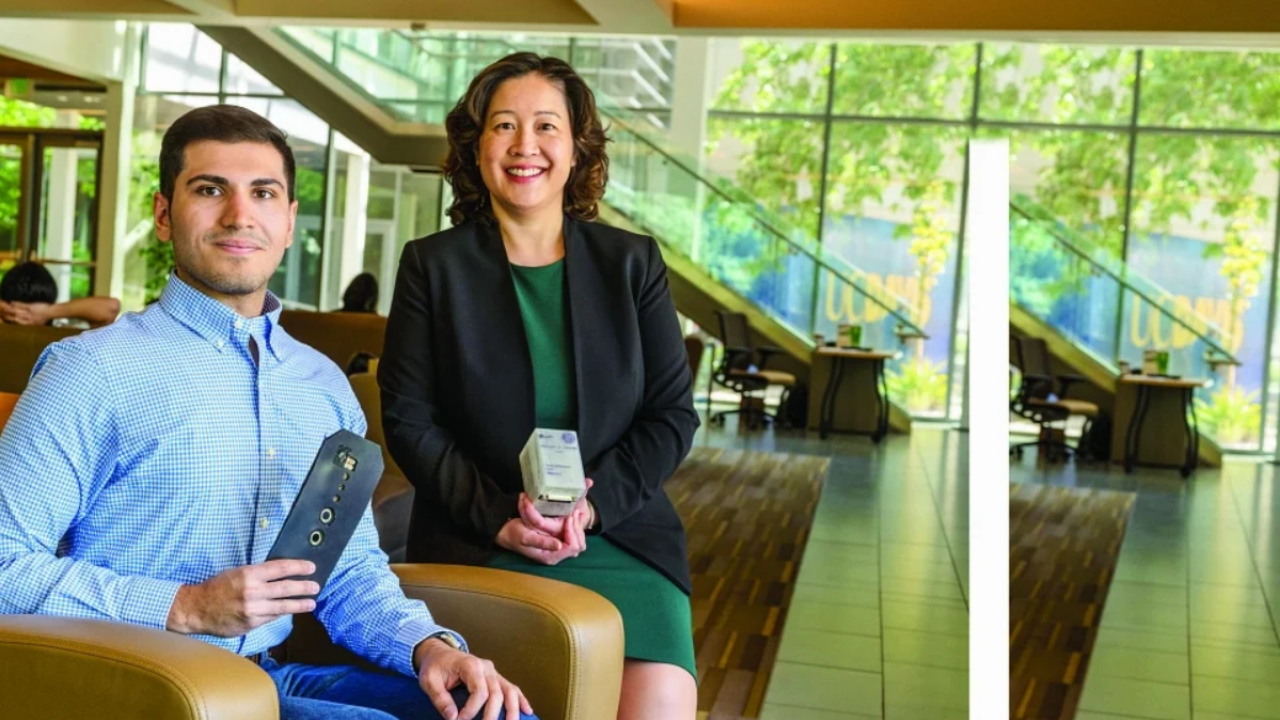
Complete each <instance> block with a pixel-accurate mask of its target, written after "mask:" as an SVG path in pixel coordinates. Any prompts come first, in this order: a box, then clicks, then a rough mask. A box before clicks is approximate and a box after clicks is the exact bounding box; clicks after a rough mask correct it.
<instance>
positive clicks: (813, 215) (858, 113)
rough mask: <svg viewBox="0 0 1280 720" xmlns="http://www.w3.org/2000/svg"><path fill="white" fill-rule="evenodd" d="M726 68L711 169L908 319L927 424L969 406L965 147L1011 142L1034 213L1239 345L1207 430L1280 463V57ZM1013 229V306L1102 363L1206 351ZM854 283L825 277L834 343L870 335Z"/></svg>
mask: <svg viewBox="0 0 1280 720" xmlns="http://www.w3.org/2000/svg"><path fill="white" fill-rule="evenodd" d="M711 55H712V56H711V75H712V77H711V85H712V93H713V95H712V97H713V98H714V99H713V101H712V104H711V111H710V113H709V116H710V117H709V119H708V135H709V137H710V142H709V144H708V148H707V151H706V162H707V163H708V165H709V167H711V168H712V169H714V170H715V171H717V172H720V173H723V174H726V175H728V176H729V177H732V178H734V179H735V180H736V182H737V183H738V184H739V185H741V186H742V187H743V188H744V189H745V190H747V191H748V192H750V193H752V194H753V195H755V197H757V198H758V202H759V203H760V204H761V206H763V207H765V208H767V209H770V210H773V211H774V212H776V213H779V214H782V215H786V216H789V217H790V219H791V220H792V222H794V223H795V224H796V225H797V226H799V227H802V228H804V229H805V230H806V231H808V232H811V233H813V235H814V236H815V239H816V241H817V242H819V243H821V244H822V245H823V246H824V248H825V249H827V250H831V251H834V252H835V253H837V254H839V255H841V256H843V257H845V258H847V259H848V260H849V261H850V262H852V263H853V264H854V265H856V266H858V267H861V268H863V269H865V270H867V271H868V272H870V273H874V274H875V275H877V276H878V281H879V282H881V283H883V285H884V287H885V288H886V292H888V291H890V290H891V291H892V292H894V293H896V294H898V295H900V296H902V297H904V298H905V299H907V300H909V301H912V304H913V305H914V307H915V309H916V312H917V314H918V319H919V321H920V322H921V323H923V324H924V326H925V327H926V329H927V332H928V334H929V335H930V339H929V340H927V341H923V342H921V341H914V342H915V343H916V344H915V345H914V346H912V345H911V343H908V346H907V348H906V355H907V358H906V359H905V361H904V362H903V363H902V364H901V365H900V368H899V370H898V376H897V377H895V378H894V382H893V383H892V384H891V391H892V392H894V394H895V395H896V399H897V400H898V401H899V402H901V403H903V404H904V405H905V406H906V407H908V408H910V409H911V410H912V411H913V412H915V413H917V414H924V415H929V414H942V412H943V409H944V408H945V407H946V400H947V397H948V396H947V391H946V388H947V387H950V388H951V396H952V399H953V400H954V399H955V395H956V393H958V392H959V390H960V388H959V380H960V377H959V373H958V372H957V371H956V368H958V367H960V362H961V361H962V360H961V357H960V352H961V345H962V344H963V342H962V340H961V339H960V338H957V337H954V335H955V334H956V333H957V329H956V327H954V326H956V325H958V323H957V322H955V321H954V318H956V317H957V316H956V313H955V311H956V310H957V309H958V308H956V307H955V302H956V300H957V299H958V298H960V297H961V295H962V294H961V293H957V292H956V285H955V283H956V280H957V278H956V275H957V273H956V256H957V255H958V254H959V253H960V252H962V244H963V243H962V237H963V231H964V217H963V211H962V208H961V205H962V198H963V197H964V195H965V188H964V164H965V158H964V154H965V141H966V140H967V139H968V138H969V137H1005V138H1008V139H1009V141H1010V149H1011V152H1012V163H1011V173H1012V188H1011V190H1012V195H1013V197H1014V199H1015V202H1016V203H1019V204H1020V205H1021V206H1022V207H1024V208H1030V209H1031V210H1032V211H1033V212H1035V213H1036V214H1037V215H1038V216H1042V217H1049V218H1054V219H1055V220H1056V222H1057V223H1058V224H1059V226H1060V227H1061V228H1062V229H1064V230H1066V231H1069V232H1070V234H1071V237H1072V239H1073V241H1074V242H1076V243H1078V244H1079V247H1080V248H1081V249H1083V250H1084V251H1085V252H1087V253H1089V254H1090V255H1091V257H1093V258H1095V259H1097V260H1098V261H1100V262H1106V263H1108V264H1110V265H1116V264H1119V263H1124V264H1125V265H1127V268H1128V272H1131V273H1136V274H1138V275H1140V276H1142V277H1144V278H1145V279H1146V280H1149V281H1150V283H1151V284H1152V286H1154V287H1161V288H1164V289H1165V290H1167V291H1168V293H1167V294H1166V296H1165V297H1163V298H1162V299H1161V300H1160V302H1161V303H1162V304H1163V305H1164V307H1166V308H1167V309H1168V310H1169V311H1170V313H1172V314H1173V315H1175V316H1177V317H1180V318H1182V319H1183V320H1185V321H1188V322H1189V323H1192V324H1193V326H1195V325H1194V324H1195V323H1201V324H1211V325H1213V326H1216V327H1217V328H1220V329H1221V331H1222V332H1221V336H1223V337H1225V338H1227V341H1228V345H1229V347H1228V348H1227V349H1228V350H1230V351H1232V352H1234V353H1235V354H1236V356H1237V357H1238V358H1239V359H1240V360H1241V361H1242V363H1243V364H1242V365H1241V366H1240V367H1237V368H1223V369H1222V370H1221V371H1219V372H1217V373H1215V374H1213V376H1212V377H1211V378H1210V379H1211V381H1212V386H1211V387H1210V388H1209V389H1208V390H1207V391H1206V392H1204V393H1202V395H1201V397H1200V398H1199V399H1198V405H1199V407H1198V411H1199V419H1200V423H1201V426H1202V428H1205V429H1207V430H1208V431H1209V432H1210V433H1211V434H1212V435H1213V436H1215V437H1216V438H1217V440H1218V441H1219V442H1220V443H1221V444H1222V445H1224V446H1226V447H1230V448H1236V449H1254V450H1258V449H1266V450H1268V451H1269V450H1271V449H1272V448H1273V447H1274V443H1275V439H1274V438H1275V426H1276V424H1277V418H1276V414H1277V408H1278V407H1280V402H1278V392H1277V391H1278V390H1280V384H1278V382H1277V381H1280V378H1278V377H1277V375H1278V374H1280V373H1277V372H1273V370H1280V365H1276V366H1275V367H1270V366H1269V364H1273V363H1269V358H1271V357H1272V355H1273V354H1274V355H1277V356H1280V352H1277V351H1273V349H1272V348H1270V347H1268V342H1269V341H1270V340H1271V339H1272V337H1273V333H1270V332H1269V331H1268V330H1269V328H1270V327H1272V325H1273V324H1274V317H1269V313H1271V314H1273V313H1274V311H1273V310H1272V309H1271V306H1272V305H1273V303H1272V302H1271V299H1272V294H1273V293H1274V292H1275V290H1274V285H1273V277H1274V272H1275V271H1274V260H1275V252H1274V251H1275V238H1276V232H1277V226H1276V201H1277V197H1278V196H1280V169H1278V168H1280V81H1278V80H1277V78H1280V53H1272V52H1260V51H1199V50H1187V49H1142V48H1133V47H1108V46H1072V45H1045V44H1016V43H983V44H973V43H965V44H950V45H947V44H889V43H845V42H839V43H832V42H815V41H809V42H798V41H793V40H755V39H714V40H712V52H711ZM1037 228H1039V229H1037ZM1013 230H1014V233H1015V240H1016V242H1015V243H1014V245H1015V247H1016V248H1018V252H1016V253H1015V254H1014V256H1013V257H1011V267H1010V270H1011V280H1012V283H1013V287H1012V288H1011V290H1012V295H1013V298H1014V300H1015V302H1017V303H1019V304H1020V305H1022V306H1024V307H1026V308H1028V309H1029V310H1030V311H1031V312H1033V313H1034V314H1036V315H1037V316H1039V317H1043V318H1048V319H1050V321H1051V322H1053V323H1055V324H1056V325H1058V326H1060V327H1063V328H1066V329H1067V330H1069V332H1070V333H1071V334H1072V335H1073V336H1075V337H1076V339H1077V340H1079V341H1080V342H1082V343H1084V344H1085V345H1086V346H1088V347H1089V348H1091V349H1093V350H1094V351H1095V352H1097V353H1098V354H1099V355H1100V356H1101V357H1102V358H1104V359H1106V360H1109V361H1116V360H1119V359H1124V360H1128V361H1129V362H1131V363H1137V362H1138V361H1139V360H1140V357H1141V354H1142V351H1143V350H1145V349H1148V348H1157V347H1158V348H1162V349H1168V350H1171V351H1173V352H1174V353H1175V354H1176V353H1177V352H1178V351H1179V350H1182V351H1183V352H1190V351H1191V348H1193V347H1194V348H1199V347H1200V346H1198V345H1196V344H1195V343H1193V342H1192V337H1191V334H1190V333H1189V332H1188V331H1186V330H1185V329H1183V328H1181V327H1175V323H1174V322H1173V321H1172V320H1171V319H1170V318H1169V317H1168V316H1166V315H1164V314H1161V313H1158V312H1151V308H1150V305H1147V304H1145V303H1138V302H1135V301H1134V298H1132V297H1129V296H1128V294H1127V293H1122V292H1120V291H1119V290H1118V286H1117V285H1116V284H1115V283H1114V281H1106V280H1104V279H1100V278H1097V277H1093V274H1092V273H1090V271H1089V264H1088V263H1087V262H1081V261H1080V258H1078V257H1077V256H1070V257H1068V255H1069V254H1067V255H1064V254H1063V253H1062V252H1061V251H1060V250H1059V249H1057V248H1055V247H1054V243H1053V241H1052V240H1051V239H1050V238H1049V237H1048V236H1047V235H1045V234H1044V233H1043V228H1042V226H1038V225H1037V224H1036V223H1014V225H1013ZM1046 277H1049V278H1053V281H1052V282H1046V281H1044V278H1046ZM961 282H963V279H961ZM838 285H839V283H838V282H837V283H831V282H828V279H827V278H821V279H820V280H819V287H820V288H821V291H820V293H819V298H820V299H821V301H820V302H819V303H818V306H819V307H818V308H817V312H816V315H815V318H814V329H815V330H817V331H819V332H829V329H830V328H831V327H832V325H833V324H835V323H837V322H858V321H859V320H865V317H866V316H865V313H864V312H863V311H862V310H861V309H860V308H859V307H858V306H857V303H856V302H851V297H850V296H851V295H852V293H848V292H842V289H841V288H840V287H838ZM1200 365H1201V366H1203V362H1202V361H1201V362H1200ZM953 405H956V406H958V404H956V403H953ZM1264 406H1266V410H1265V411H1264ZM951 414H952V415H954V411H952V412H951Z"/></svg>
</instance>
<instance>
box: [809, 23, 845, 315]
mask: <svg viewBox="0 0 1280 720" xmlns="http://www.w3.org/2000/svg"><path fill="white" fill-rule="evenodd" d="M838 52H839V50H838V48H837V44H836V43H834V42H833V43H831V52H830V55H829V56H828V59H827V111H826V113H825V115H824V116H823V119H822V120H823V127H822V161H821V164H820V165H819V166H818V233H817V240H818V250H819V251H821V250H822V239H823V235H824V227H823V226H824V225H826V218H827V175H828V174H829V168H828V167H827V164H828V162H830V156H831V124H832V122H831V110H832V107H833V105H834V104H835V95H836V56H837V54H838ZM821 280H822V269H821V266H819V264H818V263H817V262H814V263H813V287H812V290H811V292H810V294H809V336H810V337H812V336H813V334H814V333H815V332H817V331H818V295H819V294H820V293H819V290H818V289H819V287H821Z"/></svg>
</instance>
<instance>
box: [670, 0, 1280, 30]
mask: <svg viewBox="0 0 1280 720" xmlns="http://www.w3.org/2000/svg"><path fill="white" fill-rule="evenodd" d="M675 2H676V7H675V25H676V27H677V28H680V29H682V30H691V29H698V28H701V29H714V30H720V31H724V30H737V31H750V30H763V31H774V32H776V31H777V30H780V29H781V30H815V31H831V30H854V31H857V30H883V31H899V32H900V31H919V30H924V31H930V30H934V31H972V32H986V31H1002V32H1027V31H1051V32H1062V31H1066V32H1141V33H1166V32H1175V33H1274V32H1280V4H1278V3H1266V2H1258V0H1217V1H1216V2H1212V3H1206V2H1203V1H1202V0H1074V2H1058V3H1029V2H1025V1H1024V0H983V1H982V2H956V1H955V0H897V1H896V2H835V3H833V2H826V1H824V0H802V1H799V2H797V1H795V0H793V1H792V2H777V0H675Z"/></svg>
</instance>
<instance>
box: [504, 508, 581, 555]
mask: <svg viewBox="0 0 1280 720" xmlns="http://www.w3.org/2000/svg"><path fill="white" fill-rule="evenodd" d="M565 535H566V537H567V538H568V540H561V539H560V538H554V537H551V536H550V535H547V534H545V533H541V532H538V531H537V530H534V529H533V528H531V527H529V526H528V525H525V523H524V520H522V519H520V518H513V519H511V520H508V521H507V524H506V525H503V526H502V530H501V531H499V532H498V537H496V538H494V542H496V543H497V544H498V546H499V547H502V548H505V549H507V550H510V551H511V552H513V553H516V554H519V555H523V556H525V557H527V558H529V559H530V560H534V561H536V562H540V563H542V564H543V565H555V564H557V563H559V562H560V561H561V560H564V559H565V558H570V557H577V556H578V554H579V553H581V552H582V551H583V550H586V549H587V536H586V533H585V532H583V530H582V527H581V525H579V524H578V520H577V519H576V518H575V516H573V515H570V516H568V517H567V518H566V519H565Z"/></svg>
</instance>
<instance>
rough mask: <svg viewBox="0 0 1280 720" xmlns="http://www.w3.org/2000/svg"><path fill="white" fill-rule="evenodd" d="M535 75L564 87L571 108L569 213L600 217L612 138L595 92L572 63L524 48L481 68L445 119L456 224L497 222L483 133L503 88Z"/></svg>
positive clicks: (446, 164)
mask: <svg viewBox="0 0 1280 720" xmlns="http://www.w3.org/2000/svg"><path fill="white" fill-rule="evenodd" d="M530 74H536V75H540V76H542V77H544V78H546V79H547V80H549V81H551V82H552V83H554V84H555V85H557V86H558V87H560V89H561V90H563V91H564V96H565V104H566V105H568V107H569V124H570V126H571V128H572V130H573V154H574V160H575V165H574V167H573V168H572V169H570V170H569V180H568V181H567V182H566V183H565V187H564V212H565V214H566V215H568V216H569V217H572V218H574V219H576V220H594V219H595V218H596V215H597V214H598V213H599V203H600V198H602V197H604V186H605V184H606V183H607V182H608V181H609V156H608V155H606V154H605V150H604V146H605V143H607V142H608V141H609V138H608V137H606V136H605V132H604V126H603V125H601V123H600V115H599V113H598V112H597V111H596V98H595V95H594V94H593V93H592V92H591V88H589V87H587V83H586V82H585V81H584V80H583V79H582V77H581V76H579V75H578V73H577V72H575V71H574V69H573V68H572V67H570V66H569V63H567V62H565V61H563V60H559V59H557V58H553V57H542V56H540V55H537V54H536V53H531V52H519V53H512V54H511V55H508V56H506V57H504V58H502V59H501V60H499V61H497V62H495V63H493V64H492V65H490V66H489V67H487V68H485V69H484V70H481V71H480V74H479V75H476V77H475V79H473V80H472V81H471V86H470V87H468V88H467V93H466V94H465V95H463V96H462V99H461V100H459V101H458V104H457V105H455V106H454V107H453V110H450V111H449V116H448V117H447V118H445V121H444V127H445V132H446V133H447V135H448V138H449V154H448V155H447V156H446V157H445V161H444V176H445V179H446V180H448V181H449V184H450V185H452V186H453V204H452V205H450V206H449V218H450V219H451V220H453V224H454V225H461V224H462V223H464V222H466V221H468V220H471V219H472V218H479V219H481V220H484V221H487V222H493V221H494V217H493V208H492V207H490V199H489V188H488V187H486V186H485V184H484V179H483V178H482V177H481V175H480V167H479V166H478V165H477V164H476V157H477V154H478V152H479V149H480V135H481V133H483V132H484V123H485V116H486V115H487V114H488V112H489V102H490V100H492V99H493V95H494V93H496V92H497V91H498V86H499V85H501V84H502V83H504V82H506V81H507V80H513V79H515V78H520V77H524V76H525V75H530Z"/></svg>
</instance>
